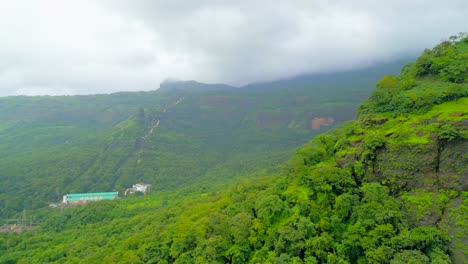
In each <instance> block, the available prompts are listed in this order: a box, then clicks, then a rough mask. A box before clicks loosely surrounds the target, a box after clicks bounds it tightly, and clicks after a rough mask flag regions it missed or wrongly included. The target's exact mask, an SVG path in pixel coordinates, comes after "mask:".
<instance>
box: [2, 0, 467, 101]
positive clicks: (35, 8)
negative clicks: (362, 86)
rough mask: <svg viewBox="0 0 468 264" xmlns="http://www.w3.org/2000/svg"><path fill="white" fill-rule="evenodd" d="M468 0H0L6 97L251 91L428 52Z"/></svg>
mask: <svg viewBox="0 0 468 264" xmlns="http://www.w3.org/2000/svg"><path fill="white" fill-rule="evenodd" d="M466 31H468V1H466V0H445V1H440V0H412V1H409V0H387V1H378V0H353V1H351V0H347V1H344V0H296V1H295V0H291V1H286V0H283V1H281V0H278V1H271V0H268V1H267V0H236V1H227V0H226V1H225V0H210V1H208V0H199V1H193V0H165V1H158V0H67V1H63V0H15V1H10V0H0V39H1V41H0V96H11V95H74V94H102V93H111V92H117V91H142V90H155V89H157V88H158V87H159V84H160V83H161V82H162V81H164V80H166V79H168V78H170V79H179V80H197V81H200V82H208V83H226V84H231V85H237V86H239V85H244V84H247V83H250V82H258V81H267V80H275V79H281V78H287V77H290V76H294V75H298V74H304V73H317V72H333V71H342V70H348V69H353V68H362V67H368V66H372V65H375V64H377V63H381V62H389V61H392V60H395V59H399V58H402V57H405V56H414V55H418V54H420V53H421V52H422V51H423V50H424V48H431V47H433V46H434V45H436V44H437V43H439V42H440V41H442V40H444V39H447V38H448V37H449V36H451V35H454V34H456V33H458V32H466Z"/></svg>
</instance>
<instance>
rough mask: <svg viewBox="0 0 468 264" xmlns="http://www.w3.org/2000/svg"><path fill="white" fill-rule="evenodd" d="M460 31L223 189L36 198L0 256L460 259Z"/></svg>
mask: <svg viewBox="0 0 468 264" xmlns="http://www.w3.org/2000/svg"><path fill="white" fill-rule="evenodd" d="M467 55H468V38H467V37H466V35H460V36H458V37H454V38H451V39H450V41H448V42H443V43H442V44H440V45H438V46H436V47H435V48H434V49H432V50H428V51H425V52H424V53H423V55H421V57H419V58H418V59H417V60H416V62H414V63H410V64H408V65H406V66H405V67H404V68H403V70H402V71H401V74H399V75H395V76H393V75H392V76H385V77H383V78H382V79H381V80H380V81H378V82H377V88H376V89H375V90H374V92H373V93H372V94H371V96H370V98H369V99H368V100H366V101H364V103H362V104H361V106H360V107H359V110H358V118H357V119H356V120H354V121H349V122H346V123H345V124H343V125H340V126H338V127H335V128H334V129H332V130H331V131H329V132H327V133H324V134H322V135H319V136H316V137H315V138H313V139H312V140H311V141H310V142H308V143H307V144H305V145H304V146H303V147H301V148H299V149H297V150H296V153H295V154H294V155H293V156H292V157H291V158H290V160H289V161H288V162H287V163H285V164H283V165H281V166H280V167H278V169H277V170H276V171H274V172H264V173H261V174H257V175H252V176H251V177H250V178H249V177H247V178H244V179H243V181H241V182H238V183H235V184H232V186H230V187H229V188H228V189H227V190H222V189H221V188H220V189H219V190H217V191H209V192H205V193H203V192H199V191H194V190H191V191H190V190H189V189H181V190H179V191H160V192H154V193H152V194H150V195H147V196H143V197H133V198H129V199H121V200H118V201H106V202H99V203H95V204H90V205H86V206H79V207H74V208H68V209H65V210H63V211H60V210H51V209H42V210H38V211H36V214H37V216H38V217H39V218H40V219H41V221H42V222H41V224H40V225H39V226H38V227H36V228H35V229H34V230H33V231H31V232H25V233H22V234H11V233H10V234H2V235H1V236H0V262H2V263H80V262H81V263H392V264H397V263H466V262H467V261H468V260H467V257H468V246H467V245H468V243H467V237H468V225H467V223H468V178H467V176H468V168H467V164H468V156H467V154H466V149H468V141H467V138H468V129H467V126H468V124H467V122H466V121H467V115H468V82H467V80H468V71H467V70H468V67H467V63H468V60H467V59H466V58H467Z"/></svg>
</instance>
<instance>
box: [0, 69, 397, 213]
mask: <svg viewBox="0 0 468 264" xmlns="http://www.w3.org/2000/svg"><path fill="white" fill-rule="evenodd" d="M396 64H398V63H396ZM393 67H396V66H395V65H393ZM387 69H388V65H384V66H382V67H375V68H373V69H367V70H366V69H363V70H360V71H357V72H356V75H357V76H365V78H363V79H361V78H356V77H353V78H351V79H349V82H348V84H347V86H346V87H347V88H346V89H347V90H348V91H349V94H343V93H339V92H337V91H338V90H340V91H341V90H343V89H344V83H343V82H342V81H340V82H336V83H333V82H331V83H329V84H324V83H323V82H322V83H317V84H316V83H315V81H316V80H315V79H314V80H311V81H306V82H303V81H302V82H300V85H297V82H296V81H295V79H292V80H291V81H290V82H289V85H288V81H286V82H283V84H282V85H283V86H282V87H281V88H274V89H273V88H272V89H265V87H262V88H255V87H254V86H252V87H249V88H248V89H247V88H245V89H243V88H234V87H230V86H226V85H207V84H201V83H196V82H171V83H166V84H163V85H162V89H161V90H158V91H153V92H140V93H116V94H112V95H91V96H62V97H50V96H44V97H8V98H0V152H1V153H2V159H1V160H0V198H1V199H0V216H3V217H6V218H8V217H7V216H8V215H9V216H11V215H12V214H13V213H14V212H18V211H22V210H23V209H28V210H29V209H31V208H40V207H44V206H46V205H47V204H46V202H57V201H59V200H60V199H61V197H62V195H63V194H66V193H70V192H91V191H111V190H114V189H115V190H117V191H120V192H123V191H124V190H125V188H127V187H129V186H131V185H132V184H134V183H136V182H139V181H144V182H148V183H151V184H152V185H153V187H154V188H153V189H154V190H157V191H158V190H169V189H177V188H179V187H181V186H187V185H193V184H195V185H196V186H194V187H193V188H194V189H207V188H208V189H209V188H213V185H214V184H215V183H219V184H224V182H225V181H227V180H229V179H232V178H235V177H238V176H239V175H245V174H247V173H250V172H253V171H258V170H261V169H265V168H269V167H271V166H272V165H273V164H276V163H278V162H282V161H285V160H286V159H287V158H288V157H289V156H290V155H291V154H292V153H293V150H294V148H296V147H298V146H300V145H301V144H303V143H305V142H306V141H307V140H308V139H309V138H311V137H312V136H314V135H316V134H318V133H320V132H322V131H324V130H326V129H328V128H329V127H331V126H334V125H336V124H339V123H342V122H344V121H346V120H349V119H352V118H354V115H355V108H356V105H357V104H358V103H359V102H360V101H361V100H363V99H364V98H365V97H367V96H368V95H369V93H370V91H371V89H372V86H373V83H374V81H375V80H377V79H378V75H380V74H377V73H378V72H379V71H380V72H384V70H387ZM352 75H353V74H350V73H337V74H335V76H336V77H337V79H340V80H343V79H346V78H347V77H346V76H348V77H349V76H352ZM340 76H343V77H340ZM371 79H373V80H371ZM314 119H316V121H315V123H316V124H315V125H314V126H312V124H311V122H312V121H313V120H314ZM322 119H323V120H324V121H326V122H323V121H321V120H322ZM317 120H318V121H317ZM327 120H328V121H327Z"/></svg>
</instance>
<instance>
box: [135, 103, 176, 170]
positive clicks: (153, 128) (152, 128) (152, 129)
mask: <svg viewBox="0 0 468 264" xmlns="http://www.w3.org/2000/svg"><path fill="white" fill-rule="evenodd" d="M184 98H185V97H184V96H182V97H180V98H179V99H178V100H177V101H175V102H174V103H172V104H171V105H169V106H165V107H164V108H163V110H162V112H163V113H166V112H167V111H168V110H169V109H170V108H171V107H173V106H176V105H178V104H179V103H180V102H182V100H184ZM151 121H153V122H154V124H153V125H152V126H150V127H149V130H148V132H146V134H145V135H144V136H142V137H141V138H140V140H141V144H138V147H137V148H136V149H135V151H136V152H137V165H138V164H140V163H141V152H142V151H143V146H144V143H145V142H144V141H145V139H146V138H148V137H149V136H151V135H153V134H154V132H155V131H156V130H157V129H158V127H159V125H160V124H161V119H153V120H151Z"/></svg>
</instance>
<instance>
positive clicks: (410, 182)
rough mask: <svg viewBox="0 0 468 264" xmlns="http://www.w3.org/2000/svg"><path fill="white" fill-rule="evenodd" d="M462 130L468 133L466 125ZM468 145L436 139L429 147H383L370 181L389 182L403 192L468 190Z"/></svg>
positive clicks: (428, 144) (378, 152)
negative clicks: (416, 190)
mask: <svg viewBox="0 0 468 264" xmlns="http://www.w3.org/2000/svg"><path fill="white" fill-rule="evenodd" d="M460 128H462V129H464V130H467V126H466V125H462V124H460ZM467 149H468V141H467V140H465V139H462V138H457V139H453V140H451V141H446V140H443V139H438V138H437V135H432V136H431V137H430V139H429V142H428V143H425V144H401V145H398V146H394V147H382V148H381V149H379V150H378V151H377V152H376V157H375V160H374V161H373V163H372V166H373V168H372V170H369V171H370V173H369V175H368V178H367V179H368V180H370V181H378V182H388V183H390V184H391V185H394V187H397V188H399V189H412V188H426V189H440V188H442V189H452V190H456V191H467V190H468V167H467V164H468V156H467V155H466V150H467Z"/></svg>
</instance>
